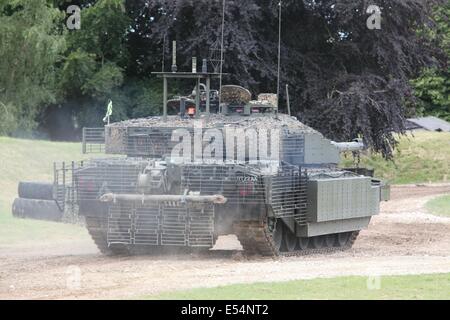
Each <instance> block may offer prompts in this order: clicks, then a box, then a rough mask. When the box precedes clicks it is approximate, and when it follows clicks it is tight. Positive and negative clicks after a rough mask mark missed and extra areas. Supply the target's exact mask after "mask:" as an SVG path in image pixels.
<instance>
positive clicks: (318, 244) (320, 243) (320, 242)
mask: <svg viewBox="0 0 450 320" xmlns="http://www.w3.org/2000/svg"><path fill="white" fill-rule="evenodd" d="M324 245H325V237H324V236H317V237H313V238H312V239H311V248H312V249H322V248H323V247H324Z"/></svg>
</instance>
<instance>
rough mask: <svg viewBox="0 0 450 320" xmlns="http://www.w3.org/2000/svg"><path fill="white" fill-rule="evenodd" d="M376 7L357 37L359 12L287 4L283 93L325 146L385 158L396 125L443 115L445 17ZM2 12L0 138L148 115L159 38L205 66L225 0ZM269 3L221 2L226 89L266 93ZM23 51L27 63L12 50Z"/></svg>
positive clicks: (434, 6)
mask: <svg viewBox="0 0 450 320" xmlns="http://www.w3.org/2000/svg"><path fill="white" fill-rule="evenodd" d="M375 2H376V4H377V5H378V6H379V8H380V9H381V29H369V28H368V26H367V20H368V19H369V18H370V15H371V14H372V13H367V9H368V7H369V5H370V4H372V3H371V2H368V1H363V0H356V1H355V0H321V1H317V0H303V1H297V0H284V1H283V2H282V3H283V5H282V13H283V19H282V38H281V43H282V47H281V58H282V59H281V61H282V68H281V69H282V78H281V84H282V88H281V93H282V98H284V87H285V85H286V84H288V85H289V88H290V95H291V97H290V99H291V105H292V110H293V112H294V114H295V115H296V116H297V117H298V118H299V119H300V120H301V121H303V122H305V123H306V124H308V125H310V126H312V127H314V128H315V129H317V130H319V131H321V132H322V133H323V134H325V135H326V136H327V137H329V138H332V139H334V140H349V139H353V138H355V137H357V136H361V137H363V138H364V140H365V141H366V143H367V144H368V145H370V146H371V147H372V148H373V149H374V150H375V151H379V152H382V153H383V154H384V155H385V156H387V157H389V156H390V155H391V153H392V148H393V147H395V144H396V141H395V139H394V135H393V132H403V130H404V120H405V117H406V116H407V115H412V114H415V113H416V111H418V112H419V113H420V112H423V111H425V112H428V113H431V112H435V113H436V109H438V111H437V112H438V113H439V114H443V115H445V114H446V112H447V111H448V107H449V104H448V81H449V80H448V69H447V65H446V63H447V62H448V61H447V60H448V54H449V52H448V34H449V30H448V28H449V23H448V14H449V11H448V1H443V0H442V1H441V0H431V1H423V0H395V1H392V0H377V1H375ZM0 3H2V4H1V5H0V17H1V20H0V40H1V42H0V53H1V56H2V58H3V57H10V58H9V59H2V60H1V61H0V70H1V71H2V72H1V74H0V103H1V104H0V109H1V108H4V109H5V110H8V112H6V113H2V114H1V113H0V114H1V115H0V124H2V129H1V130H2V131H3V133H11V132H14V130H15V129H16V128H12V127H8V126H5V124H6V123H12V122H17V123H18V121H21V123H22V122H23V123H24V124H25V123H28V128H31V127H32V125H33V124H36V123H38V124H39V125H40V127H41V128H48V127H53V129H54V130H53V131H55V130H56V129H55V128H54V127H55V124H59V123H62V124H63V125H62V127H61V128H60V131H61V132H68V130H67V128H68V127H72V128H73V132H77V130H79V128H80V127H82V126H85V125H99V124H100V123H101V118H102V115H101V113H103V112H104V111H105V106H106V103H107V101H108V100H109V99H112V100H113V101H114V109H115V110H114V116H113V118H114V120H122V119H126V118H130V117H140V116H149V115H154V114H158V112H159V111H160V108H161V107H162V105H161V100H162V99H161V84H160V83H159V82H157V81H155V79H153V78H152V77H151V76H150V74H151V72H153V71H160V70H161V68H162V64H163V63H164V64H165V66H166V69H167V70H169V68H170V51H171V48H170V41H171V40H177V43H178V61H179V68H180V69H186V70H188V69H189V63H190V58H191V57H192V56H197V57H198V58H199V59H203V58H208V57H209V55H210V49H211V47H212V46H213V45H215V44H217V42H218V41H219V40H220V37H221V16H222V0H214V1H206V0H202V1H193V0H128V1H124V0H98V1H95V0H80V1H64V0H59V1H58V0H55V1H45V0H33V1H31V0H3V1H2V2H0ZM278 3H279V1H278V0H248V1H245V2H243V1H236V0H226V10H225V30H224V50H225V52H224V53H225V64H224V72H226V73H227V74H228V75H227V76H226V77H225V78H224V80H225V82H226V83H229V84H239V85H243V86H246V87H248V88H249V89H251V90H252V91H253V93H254V94H257V93H261V92H276V90H277V87H276V85H277V59H278V22H279V20H278V9H279V7H278ZM69 4H78V5H79V6H80V7H81V9H82V11H81V29H80V30H66V28H65V27H64V20H63V19H62V16H63V15H64V12H65V11H66V8H67V6H68V5H69ZM36 14H39V15H42V17H43V19H38V20H34V19H33V15H36ZM19 18H20V19H23V20H24V21H25V23H22V22H19ZM30 32H34V34H35V35H36V36H32V37H27V34H29V33H30ZM4 39H5V40H4ZM34 46H35V47H36V48H38V49H37V50H38V51H37V52H34V54H30V53H29V52H28V51H27V50H23V48H28V47H30V48H31V47H34ZM39 52H40V54H39ZM27 53H28V54H29V55H28V56H26V55H27ZM44 53H45V54H44ZM163 56H165V57H166V58H165V60H164V61H163ZM18 59H20V60H18ZM23 63H26V64H27V66H28V65H29V66H31V67H32V69H30V68H29V67H27V68H24V69H22V68H21V67H19V65H20V66H23ZM3 71H4V72H3ZM12 75H13V76H14V81H13V82H11V78H10V77H11V76H12ZM419 76H420V77H419ZM417 78H418V80H415V81H413V80H414V79H417ZM216 85H217V84H216ZM28 88H29V89H28ZM179 89H180V90H188V89H190V88H187V87H184V85H183V84H179ZM414 89H415V90H414ZM30 90H33V91H34V90H36V92H38V94H36V95H34V94H33V95H28V94H27V92H28V93H29V92H30ZM179 93H184V92H179ZM415 93H416V94H415ZM282 105H284V104H283V103H282ZM441 109H442V110H443V111H439V110H441ZM8 117H9V118H8ZM11 117H14V119H16V121H12V122H11V121H9V120H8V119H10V118H11ZM68 124H70V125H68ZM20 126H22V124H21V125H20ZM56 131H58V130H56ZM59 137H61V135H59Z"/></svg>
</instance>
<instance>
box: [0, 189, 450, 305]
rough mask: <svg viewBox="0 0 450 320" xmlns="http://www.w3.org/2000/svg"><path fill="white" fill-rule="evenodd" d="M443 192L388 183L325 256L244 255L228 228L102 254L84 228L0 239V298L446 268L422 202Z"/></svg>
mask: <svg viewBox="0 0 450 320" xmlns="http://www.w3.org/2000/svg"><path fill="white" fill-rule="evenodd" d="M446 193H447V194H450V185H434V186H419V187H415V186H404V187H395V188H394V189H393V194H392V198H393V200H392V201H390V202H388V203H384V204H382V214H381V215H379V216H377V217H375V218H374V219H373V220H372V223H371V225H370V227H369V229H368V230H365V231H363V232H362V233H361V236H360V238H359V239H358V241H357V242H356V245H355V247H354V248H353V249H352V250H350V251H347V252H340V253H335V254H332V255H327V256H325V255H318V256H309V257H298V258H283V259H280V260H273V259H265V258H252V259H247V258H245V257H243V256H242V255H241V254H240V253H239V251H237V249H239V247H240V245H239V243H238V242H237V240H236V239H235V237H234V236H228V237H223V238H221V239H220V243H219V244H218V246H217V248H216V249H220V250H219V251H215V252H211V253H209V254H207V255H176V256H169V257H167V256H157V257H131V258H108V257H103V256H101V255H100V254H99V253H98V251H97V249H96V248H95V246H94V245H93V243H92V242H91V241H90V239H89V238H88V237H87V235H86V237H85V238H83V239H80V240H79V241H77V242H76V243H75V242H72V243H67V242H62V243H56V244H46V245H39V244H36V245H33V246H27V247H24V246H21V247H17V246H16V247H11V248H8V247H0V299H24V298H25V299H28V298H31V299H77V298H83V299H103V298H106V299H108V298H133V297H139V296H142V295H146V294H155V293H160V292H164V291H173V290H180V289H187V288H194V287H200V286H202V287H211V286H218V285H225V284H232V283H247V282H256V281H283V280H293V279H309V278H317V277H334V276H342V275H367V276H377V275H397V274H423V273H444V272H445V273H450V218H440V217H435V216H432V215H429V214H426V213H425V210H424V208H423V207H424V204H425V203H426V202H427V201H428V200H429V199H432V198H433V197H435V196H437V195H440V194H446ZM223 249H235V250H234V251H229V252H225V251H222V250H223ZM77 279H80V281H77Z"/></svg>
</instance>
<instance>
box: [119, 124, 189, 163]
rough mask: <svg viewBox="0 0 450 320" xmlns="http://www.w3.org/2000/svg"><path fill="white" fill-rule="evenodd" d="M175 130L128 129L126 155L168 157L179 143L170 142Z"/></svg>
mask: <svg viewBox="0 0 450 320" xmlns="http://www.w3.org/2000/svg"><path fill="white" fill-rule="evenodd" d="M179 129H180V128H178V130H179ZM175 130H177V128H156V129H154V128H128V133H127V138H126V141H127V145H126V148H125V149H126V154H127V155H129V156H146V157H155V158H161V157H163V156H170V154H171V153H172V150H173V148H174V147H175V146H176V145H177V144H178V143H179V142H173V141H172V134H173V133H174V131H175ZM183 130H184V129H183Z"/></svg>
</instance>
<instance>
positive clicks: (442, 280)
mask: <svg viewBox="0 0 450 320" xmlns="http://www.w3.org/2000/svg"><path fill="white" fill-rule="evenodd" d="M143 299H157V300H164V299H175V300H234V299H236V300H324V299H325V300H326V299H330V300H373V299H375V300H396V299H407V300H426V299H431V300H448V299H450V274H436V275H422V276H416V275H415V276H389V277H381V278H368V277H341V278H332V279H314V280H300V281H291V282H277V283H259V284H248V285H232V286H224V287H218V288H211V289H195V290H190V291H184V292H174V293H167V294H162V295H158V296H147V297H143Z"/></svg>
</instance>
